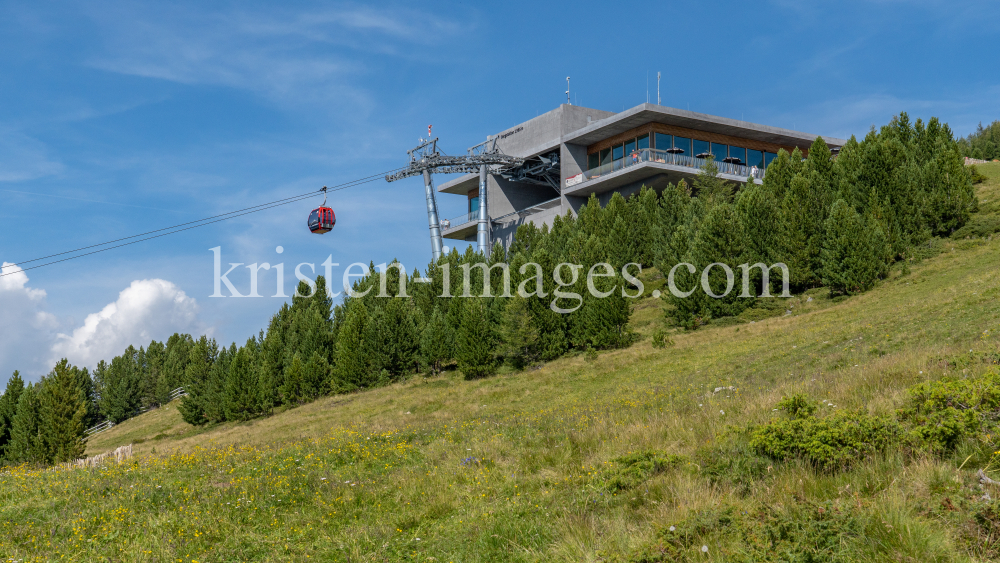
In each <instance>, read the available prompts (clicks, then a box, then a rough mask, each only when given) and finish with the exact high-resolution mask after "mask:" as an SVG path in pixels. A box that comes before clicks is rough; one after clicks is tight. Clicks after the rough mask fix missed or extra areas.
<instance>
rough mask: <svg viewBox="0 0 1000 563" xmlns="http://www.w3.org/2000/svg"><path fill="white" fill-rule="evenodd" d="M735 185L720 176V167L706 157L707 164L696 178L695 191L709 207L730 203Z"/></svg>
mask: <svg viewBox="0 0 1000 563" xmlns="http://www.w3.org/2000/svg"><path fill="white" fill-rule="evenodd" d="M734 187H735V186H734V185H733V183H732V182H729V181H726V180H725V179H723V178H720V177H719V167H718V166H717V165H716V164H715V161H714V160H712V159H710V158H707V159H705V164H704V165H703V166H702V167H701V171H700V172H698V176H697V177H696V178H695V180H694V193H695V195H696V196H698V199H700V200H702V201H703V202H705V206H706V207H707V208H711V207H714V206H715V205H718V204H721V203H730V202H731V201H732V199H733V192H734Z"/></svg>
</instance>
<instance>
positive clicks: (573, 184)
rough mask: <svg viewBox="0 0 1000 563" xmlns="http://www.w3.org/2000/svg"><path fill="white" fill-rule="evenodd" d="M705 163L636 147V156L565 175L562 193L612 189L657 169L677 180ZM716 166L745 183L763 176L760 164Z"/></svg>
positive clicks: (695, 172) (577, 193)
mask: <svg viewBox="0 0 1000 563" xmlns="http://www.w3.org/2000/svg"><path fill="white" fill-rule="evenodd" d="M704 165H705V159H704V158H697V157H694V156H689V155H685V154H672V153H669V152H667V151H662V150H657V149H638V150H636V151H635V156H632V154H629V155H627V156H626V157H625V158H619V159H618V160H614V161H611V162H609V163H607V164H603V165H601V166H598V167H597V168H591V169H590V170H587V171H585V172H583V173H581V174H579V175H577V176H574V177H572V178H567V179H566V180H565V182H566V187H565V188H564V191H563V193H564V194H567V195H586V194H589V193H596V192H602V191H606V190H610V189H615V188H617V187H621V185H623V184H626V183H628V182H633V181H642V180H643V179H644V178H645V177H648V176H650V175H652V174H655V173H656V172H657V171H660V170H662V171H663V173H666V174H667V175H668V176H669V177H670V178H671V181H675V178H674V177H675V176H676V177H677V179H679V177H683V176H688V177H690V176H692V175H695V174H697V173H698V172H700V171H701V169H702V167H704ZM715 165H716V166H717V167H718V169H719V175H720V176H721V177H723V178H725V179H727V180H733V181H738V182H745V181H746V179H747V178H753V179H754V180H755V181H756V182H758V183H759V181H760V180H763V178H764V168H762V167H759V166H747V165H746V164H738V163H735V162H716V163H715ZM640 169H642V170H640ZM678 173H679V174H678ZM598 185H600V186H598Z"/></svg>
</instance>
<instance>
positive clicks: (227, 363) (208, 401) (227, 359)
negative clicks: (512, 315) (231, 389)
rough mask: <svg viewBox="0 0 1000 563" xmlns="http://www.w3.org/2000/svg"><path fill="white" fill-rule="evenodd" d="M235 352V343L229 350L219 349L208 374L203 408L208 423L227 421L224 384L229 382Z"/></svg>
mask: <svg viewBox="0 0 1000 563" xmlns="http://www.w3.org/2000/svg"><path fill="white" fill-rule="evenodd" d="M237 351H238V349H237V348H236V343H235V342H234V343H232V344H230V345H229V348H226V347H222V348H220V349H219V356H218V359H216V361H215V363H214V364H213V365H212V369H211V370H210V371H209V373H208V382H207V384H206V385H205V393H204V395H205V400H204V402H203V407H204V409H205V418H206V419H208V421H209V422H222V421H225V420H228V419H227V417H226V382H228V381H229V372H230V368H232V365H233V360H234V359H235V358H236V352H237Z"/></svg>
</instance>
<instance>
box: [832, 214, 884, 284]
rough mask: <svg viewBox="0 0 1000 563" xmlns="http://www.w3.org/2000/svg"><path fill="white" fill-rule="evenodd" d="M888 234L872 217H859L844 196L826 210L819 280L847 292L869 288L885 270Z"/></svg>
mask: <svg viewBox="0 0 1000 563" xmlns="http://www.w3.org/2000/svg"><path fill="white" fill-rule="evenodd" d="M887 248H888V236H887V235H886V233H885V228H884V226H883V225H882V224H880V223H879V222H878V221H877V220H875V219H874V218H871V216H869V218H868V219H867V220H865V219H862V217H861V216H860V215H858V213H857V212H856V211H854V209H852V208H851V207H850V205H848V204H847V202H845V201H844V200H837V202H836V203H834V204H833V208H832V209H831V211H830V217H829V219H827V224H826V238H825V239H824V241H823V253H822V257H823V283H824V285H826V286H827V287H829V288H830V291H831V292H833V293H846V294H848V295H851V294H855V293H861V292H864V291H867V290H868V289H870V288H871V287H872V286H873V285H874V284H875V281H876V280H877V279H878V278H879V277H880V276H882V275H884V274H885V273H886V271H887V268H886V256H887Z"/></svg>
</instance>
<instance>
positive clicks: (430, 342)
mask: <svg viewBox="0 0 1000 563" xmlns="http://www.w3.org/2000/svg"><path fill="white" fill-rule="evenodd" d="M453 340H454V333H453V331H452V329H451V327H450V326H449V325H448V323H447V321H446V320H445V316H444V315H443V314H441V310H440V309H438V308H435V309H434V312H433V313H431V317H430V319H429V320H428V321H427V323H426V324H425V325H424V330H423V332H422V333H421V334H420V356H421V359H422V360H423V362H424V364H426V365H427V366H428V367H429V368H430V371H431V374H432V375H434V374H438V373H441V367H442V365H443V364H444V363H445V362H446V361H448V360H449V359H451V357H452V354H453V351H452V350H453V346H454V344H453Z"/></svg>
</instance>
